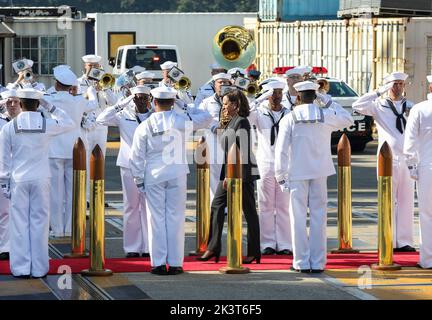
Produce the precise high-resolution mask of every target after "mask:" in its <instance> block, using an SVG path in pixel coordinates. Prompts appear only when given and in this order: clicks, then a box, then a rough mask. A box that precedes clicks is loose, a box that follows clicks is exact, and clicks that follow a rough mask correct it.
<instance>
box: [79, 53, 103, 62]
mask: <svg viewBox="0 0 432 320" xmlns="http://www.w3.org/2000/svg"><path fill="white" fill-rule="evenodd" d="M81 59H82V61H83V62H84V63H99V62H101V61H102V57H100V56H97V55H95V54H88V55H86V56H83V57H82V58H81Z"/></svg>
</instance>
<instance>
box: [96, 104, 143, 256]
mask: <svg viewBox="0 0 432 320" xmlns="http://www.w3.org/2000/svg"><path fill="white" fill-rule="evenodd" d="M149 115H150V112H147V113H144V114H138V113H137V112H136V111H135V104H134V102H133V101H131V102H130V103H129V105H128V106H126V107H125V108H123V109H121V110H120V109H119V108H117V106H113V107H109V108H106V109H105V110H104V111H102V113H101V114H100V115H99V116H98V117H97V120H96V122H97V123H98V124H101V125H104V126H113V127H118V128H119V131H120V151H119V154H118V157H117V166H118V167H120V174H121V181H122V187H123V249H124V251H125V253H132V252H134V253H147V252H148V228H147V213H146V201H145V196H144V195H143V194H142V193H140V192H139V190H138V188H137V186H136V184H135V182H134V179H133V176H132V173H131V170H130V164H129V157H130V149H131V146H132V141H133V136H134V133H135V130H136V129H137V128H138V126H139V125H140V124H141V123H142V122H143V121H145V120H146V119H147V118H148V117H149Z"/></svg>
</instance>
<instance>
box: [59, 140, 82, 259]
mask: <svg viewBox="0 0 432 320" xmlns="http://www.w3.org/2000/svg"><path fill="white" fill-rule="evenodd" d="M86 174H87V168H86V149H85V146H84V143H83V141H82V140H81V138H78V140H77V142H76V143H75V145H74V149H73V191H72V193H73V199H72V250H71V253H69V254H65V255H64V256H63V257H64V258H65V259H74V258H85V257H88V254H86V252H85V249H86V247H85V240H86V210H87V209H86Z"/></svg>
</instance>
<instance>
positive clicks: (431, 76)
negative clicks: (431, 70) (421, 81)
mask: <svg viewBox="0 0 432 320" xmlns="http://www.w3.org/2000/svg"><path fill="white" fill-rule="evenodd" d="M426 78H427V81H428V82H429V83H432V75H430V76H427V77H426Z"/></svg>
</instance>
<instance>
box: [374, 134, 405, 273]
mask: <svg viewBox="0 0 432 320" xmlns="http://www.w3.org/2000/svg"><path fill="white" fill-rule="evenodd" d="M392 161H393V159H392V152H391V150H390V147H389V145H388V144H387V142H384V144H383V146H382V147H381V150H380V152H379V155H378V256H379V257H378V258H379V261H378V264H374V265H372V269H373V270H382V271H394V270H400V269H401V267H400V266H399V265H397V264H394V263H393V229H392V212H393V198H392V192H393V191H392V165H393V164H392Z"/></svg>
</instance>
